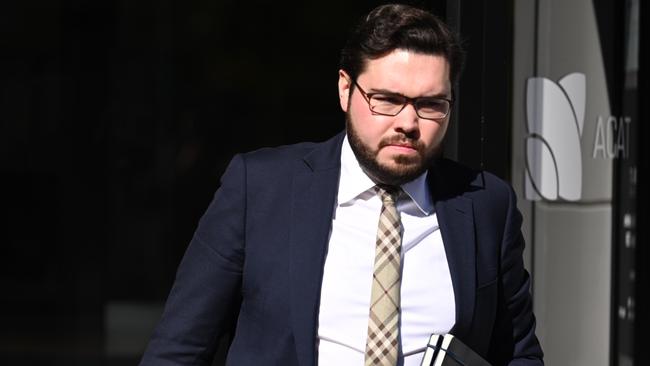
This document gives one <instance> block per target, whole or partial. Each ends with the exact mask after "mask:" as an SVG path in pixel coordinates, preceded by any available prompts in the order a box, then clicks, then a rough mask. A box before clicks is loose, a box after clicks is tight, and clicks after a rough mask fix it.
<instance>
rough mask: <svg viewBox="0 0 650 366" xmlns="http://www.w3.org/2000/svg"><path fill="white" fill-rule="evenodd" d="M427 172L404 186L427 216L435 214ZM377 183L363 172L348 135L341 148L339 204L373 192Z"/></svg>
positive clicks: (409, 195) (407, 194)
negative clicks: (370, 191)
mask: <svg viewBox="0 0 650 366" xmlns="http://www.w3.org/2000/svg"><path fill="white" fill-rule="evenodd" d="M427 174H428V172H427V171H425V172H424V173H422V174H421V175H420V176H418V177H417V178H415V179H413V180H412V181H410V182H407V183H404V184H402V190H403V191H404V192H405V193H406V196H408V197H409V198H410V199H411V201H413V203H415V205H416V206H417V208H418V209H419V210H420V211H421V212H422V213H423V214H425V215H429V214H431V213H432V212H433V209H434V206H433V200H432V199H431V194H430V192H429V186H428V184H427ZM374 186H375V182H373V181H372V179H370V177H368V175H367V174H366V173H365V172H364V171H363V169H362V168H361V165H359V161H358V160H357V158H356V156H355V155H354V152H353V151H352V147H350V142H349V141H348V137H347V135H346V136H345V138H344V139H343V146H342V147H341V177H340V180H339V192H338V204H339V205H342V204H345V203H349V202H350V201H352V200H354V199H356V198H357V197H359V195H361V194H362V193H364V192H366V191H369V190H371V189H372V188H373V187H374Z"/></svg>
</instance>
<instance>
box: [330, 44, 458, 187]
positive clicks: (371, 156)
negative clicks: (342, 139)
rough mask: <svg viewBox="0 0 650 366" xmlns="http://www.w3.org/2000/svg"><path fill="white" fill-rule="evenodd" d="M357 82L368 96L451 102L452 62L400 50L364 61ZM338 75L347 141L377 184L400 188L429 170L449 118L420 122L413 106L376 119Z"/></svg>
mask: <svg viewBox="0 0 650 366" xmlns="http://www.w3.org/2000/svg"><path fill="white" fill-rule="evenodd" d="M357 83H358V84H359V85H360V86H361V88H362V89H363V90H365V91H366V92H367V93H377V92H382V93H386V92H388V93H397V94H401V95H404V96H407V97H411V98H416V97H440V98H447V99H450V98H451V82H450V80H449V63H448V62H447V60H446V59H445V58H444V57H443V56H439V55H425V54H421V53H414V52H410V51H406V50H401V49H397V50H395V51H393V52H391V53H389V54H388V55H386V56H384V57H381V58H378V59H375V60H369V61H367V62H366V68H365V71H364V72H363V73H361V74H360V75H359V77H358V78H357ZM352 85H353V81H352V80H351V79H350V77H349V76H348V75H347V74H346V73H345V71H343V70H340V71H339V99H340V103H341V108H342V109H343V111H345V112H346V127H347V134H348V140H349V141H350V145H351V147H352V150H353V151H354V153H355V155H356V157H357V159H358V160H359V163H360V164H361V166H362V167H363V169H364V170H365V172H366V174H368V175H369V176H370V177H371V178H372V179H373V180H374V181H376V182H377V183H384V184H391V185H400V184H403V183H406V182H408V181H410V180H413V179H415V178H416V177H418V176H419V175H420V174H422V173H423V172H424V171H425V170H426V169H427V168H428V167H429V164H430V162H431V160H432V159H433V157H434V155H435V153H436V152H437V150H438V148H439V146H440V143H441V142H442V140H443V137H444V136H445V132H446V130H447V125H448V122H449V115H447V116H446V117H445V118H443V119H439V120H428V119H423V118H419V117H418V115H417V114H416V113H415V109H414V107H413V105H412V104H408V105H407V106H406V107H405V108H404V109H403V110H402V111H401V112H400V113H399V114H398V115H396V116H393V117H391V116H383V115H377V114H373V112H371V111H370V109H369V108H368V103H367V102H366V100H365V98H364V96H363V95H362V94H361V91H360V90H359V88H354V89H353V90H352Z"/></svg>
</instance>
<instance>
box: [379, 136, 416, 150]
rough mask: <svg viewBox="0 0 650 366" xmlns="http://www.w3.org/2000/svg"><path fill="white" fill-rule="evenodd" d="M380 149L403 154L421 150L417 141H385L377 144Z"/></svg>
mask: <svg viewBox="0 0 650 366" xmlns="http://www.w3.org/2000/svg"><path fill="white" fill-rule="evenodd" d="M379 147H380V148H384V147H389V148H391V149H394V150H398V151H403V152H414V151H419V150H420V149H421V146H420V144H419V143H418V141H404V140H402V139H395V138H393V139H390V138H389V139H386V140H384V141H382V142H381V143H380V144H379Z"/></svg>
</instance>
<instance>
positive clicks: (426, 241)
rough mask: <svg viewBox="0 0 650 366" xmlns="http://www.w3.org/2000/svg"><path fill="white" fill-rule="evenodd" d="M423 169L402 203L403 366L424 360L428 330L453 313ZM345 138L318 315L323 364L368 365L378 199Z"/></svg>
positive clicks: (440, 327)
mask: <svg viewBox="0 0 650 366" xmlns="http://www.w3.org/2000/svg"><path fill="white" fill-rule="evenodd" d="M426 175H427V173H426V172H425V173H424V174H422V175H421V176H420V177H418V178H417V179H415V180H413V181H411V182H409V183H406V184H404V185H402V190H403V191H404V192H405V194H402V195H401V196H400V198H399V200H398V202H397V210H398V212H399V214H400V218H401V221H402V226H403V228H404V231H403V237H402V283H401V319H400V320H401V324H400V357H399V362H398V364H399V365H405V366H419V365H420V363H421V361H422V357H423V355H424V348H425V347H426V344H427V341H428V339H429V336H430V335H431V333H437V334H443V333H447V332H448V331H449V330H450V329H451V328H452V327H453V325H454V323H455V319H456V310H455V299H454V291H453V287H452V283H451V275H450V273H449V265H448V264H447V256H446V254H445V248H444V246H443V243H442V237H441V235H440V229H439V227H438V220H437V217H436V214H435V212H434V206H433V200H432V198H431V193H430V192H429V188H428V186H427V184H426ZM374 186H375V183H373V181H372V180H371V179H370V178H369V177H368V176H367V175H366V174H365V173H364V171H363V170H362V169H361V167H360V166H359V163H358V161H357V159H356V157H355V155H354V153H353V152H352V149H351V148H350V144H349V142H348V139H347V137H346V138H345V139H344V141H343V146H342V151H341V175H340V178H339V188H338V196H337V202H336V207H335V212H334V217H333V218H332V229H331V233H330V239H329V247H328V251H327V257H326V259H325V269H324V273H323V284H322V288H321V300H320V311H319V317H318V321H319V324H318V364H319V365H320V366H329V365H335V366H345V365H359V366H362V365H363V364H364V353H365V347H366V338H367V333H368V316H369V312H370V292H371V288H372V274H373V269H374V262H375V240H376V235H377V225H378V222H379V213H380V210H381V204H382V203H381V200H380V199H379V197H378V196H377V195H376V194H375V192H374V190H373V187H374Z"/></svg>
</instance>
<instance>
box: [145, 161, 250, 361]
mask: <svg viewBox="0 0 650 366" xmlns="http://www.w3.org/2000/svg"><path fill="white" fill-rule="evenodd" d="M245 217H246V168H245V163H244V159H243V157H242V156H241V155H237V156H235V157H234V158H233V160H232V161H231V162H230V165H229V166H228V168H227V169H226V171H225V173H224V175H223V176H222V178H221V187H220V188H219V189H218V190H217V192H216V193H215V196H214V199H213V201H212V202H211V204H210V206H209V207H208V210H207V211H206V213H205V214H204V215H203V217H202V218H201V220H200V222H199V226H198V228H197V230H196V232H195V234H194V237H193V238H192V241H191V242H190V245H189V246H188V248H187V251H186V252H185V255H184V257H183V259H182V261H181V263H180V266H179V268H178V271H177V273H176V279H175V281H174V285H173V287H172V290H171V292H170V295H169V297H168V299H167V303H166V305H165V310H164V312H163V316H162V319H161V321H160V323H159V324H158V326H157V328H156V330H155V331H154V334H153V335H152V338H151V340H150V342H149V345H148V347H147V349H146V351H145V353H144V356H143V358H142V360H141V363H140V365H141V366H154V365H155V366H171V365H210V364H211V363H212V358H213V356H214V352H215V348H216V345H217V343H218V341H219V339H220V337H221V336H223V335H224V334H225V333H227V332H228V331H230V329H231V327H232V324H233V321H234V320H235V319H234V318H235V316H236V314H237V312H238V310H239V304H240V302H241V300H240V298H241V281H242V268H243V263H244V242H245Z"/></svg>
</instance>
